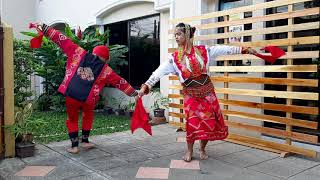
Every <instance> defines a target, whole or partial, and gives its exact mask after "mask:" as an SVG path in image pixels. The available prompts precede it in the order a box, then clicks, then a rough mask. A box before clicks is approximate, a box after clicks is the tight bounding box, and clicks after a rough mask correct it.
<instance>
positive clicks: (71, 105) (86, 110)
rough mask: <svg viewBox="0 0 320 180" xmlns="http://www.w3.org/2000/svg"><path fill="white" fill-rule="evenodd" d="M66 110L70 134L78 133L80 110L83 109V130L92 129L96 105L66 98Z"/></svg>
mask: <svg viewBox="0 0 320 180" xmlns="http://www.w3.org/2000/svg"><path fill="white" fill-rule="evenodd" d="M66 109H67V114H68V119H67V121H66V125H67V128H68V132H69V133H72V132H78V129H79V128H78V121H79V111H80V109H82V129H83V130H88V131H89V130H91V129H92V123H93V118H94V111H93V110H94V105H91V104H88V103H85V102H80V101H78V100H76V99H73V98H70V97H66Z"/></svg>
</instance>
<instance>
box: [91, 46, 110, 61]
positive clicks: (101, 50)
mask: <svg viewBox="0 0 320 180" xmlns="http://www.w3.org/2000/svg"><path fill="white" fill-rule="evenodd" d="M92 52H93V54H95V55H97V56H100V57H102V58H104V59H106V60H108V59H109V48H108V47H107V46H104V45H101V46H96V47H94V48H93V51H92Z"/></svg>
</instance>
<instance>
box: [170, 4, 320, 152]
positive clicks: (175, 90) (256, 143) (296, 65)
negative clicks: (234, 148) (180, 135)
mask: <svg viewBox="0 0 320 180" xmlns="http://www.w3.org/2000/svg"><path fill="white" fill-rule="evenodd" d="M310 3H312V2H311V1H310V0H276V1H271V2H266V3H261V4H256V5H251V6H245V7H240V8H235V9H230V10H225V11H218V12H212V13H207V14H202V15H201V16H194V17H187V18H181V19H173V20H171V25H172V29H170V30H169V34H170V35H169V47H170V48H169V49H168V51H169V52H173V51H174V50H175V47H176V45H175V42H174V38H173V27H174V25H175V24H177V23H178V22H186V23H190V24H192V25H194V26H196V27H197V30H198V31H200V32H201V31H202V32H203V31H206V30H209V31H210V30H211V31H214V30H216V29H217V28H218V29H220V32H221V29H223V31H222V32H221V33H212V34H210V33H209V34H208V33H207V34H205V35H200V34H203V33H198V35H196V36H195V38H194V41H195V44H197V43H198V44H208V45H210V43H212V42H217V41H218V42H221V40H222V41H223V42H224V44H228V45H237V46H250V47H254V48H257V49H258V48H261V47H263V46H266V45H276V46H280V47H282V48H283V49H285V50H286V52H287V53H286V55H285V56H283V57H281V60H278V62H277V64H276V65H270V64H264V62H263V61H262V60H261V59H259V58H257V57H255V56H253V55H224V56H219V57H218V58H217V59H216V61H217V62H218V63H219V61H220V62H221V63H219V64H220V66H210V68H209V70H210V72H211V73H212V74H214V75H212V76H211V80H212V81H213V83H214V85H215V89H216V93H217V94H218V97H219V102H220V104H222V105H223V108H222V111H223V113H224V115H225V118H226V123H227V125H228V126H229V128H230V129H231V131H230V135H229V137H228V138H227V141H230V142H235V143H239V144H243V145H247V146H250V147H255V148H261V149H264V150H269V151H273V152H278V153H282V155H285V154H287V153H297V154H302V155H306V156H309V157H315V156H316V155H317V152H316V151H315V150H312V149H307V148H304V147H302V146H299V145H296V144H295V142H297V141H298V142H302V143H311V144H316V145H319V143H318V136H319V107H318V105H319V103H318V102H319V80H318V79H319V74H318V72H319V67H318V65H317V63H318V64H319V43H320V37H319V25H320V23H319V7H310V6H308V5H310ZM277 7H282V8H283V7H285V8H286V9H287V10H286V11H285V12H283V11H282V12H280V13H274V14H272V13H269V14H268V13H266V12H270V11H272V9H276V8H277ZM299 7H300V8H299ZM301 7H303V8H301ZM258 11H259V12H262V13H260V14H261V15H260V16H259V15H258V16H252V17H247V18H243V19H235V20H228V19H229V18H228V17H229V16H230V15H234V14H238V13H245V12H246V13H247V12H252V14H255V13H254V12H258ZM257 14H259V13H257ZM264 14H267V15H264ZM315 16H318V17H317V18H316V20H315V21H313V22H310V20H308V19H312V17H315ZM299 18H300V20H301V19H302V20H305V21H303V22H299V23H296V21H297V22H298V21H299ZM208 19H210V20H216V21H217V22H214V23H204V22H207V20H208ZM218 19H220V20H218ZM221 19H224V20H221ZM276 21H282V22H283V21H285V24H284V25H282V26H270V25H268V24H270V22H276ZM244 24H260V25H261V24H262V25H261V26H260V28H251V29H248V30H244V31H241V32H229V27H230V26H235V25H244ZM271 24H272V23H271ZM268 26H269V27H268ZM257 27H259V26H257ZM312 31H313V32H312ZM301 32H302V34H303V32H307V33H304V35H299V33H300V34H301ZM310 32H311V33H310ZM281 33H282V34H285V36H284V38H283V37H282V38H278V39H272V38H267V37H270V36H271V37H272V34H281ZM244 36H248V37H251V39H253V40H251V41H247V42H233V43H230V42H229V38H231V37H244ZM256 37H257V38H256ZM259 37H260V39H259ZM261 37H262V38H261ZM255 39H258V40H255ZM310 47H311V48H310ZM234 60H242V61H249V62H250V61H251V62H254V64H255V65H252V66H251V65H243V64H242V65H237V66H231V65H230V63H229V62H231V61H234ZM258 61H260V64H257V63H259V62H258ZM268 73H269V75H270V74H271V76H268V77H266V76H265V75H266V74H268ZM277 73H278V74H281V75H282V76H280V77H277V76H275V75H276V74H277ZM307 76H308V77H307ZM301 77H302V78H301ZM169 79H170V84H171V85H170V89H171V90H170V93H169V98H170V99H171V103H170V112H169V116H170V118H169V119H170V120H169V123H170V124H172V125H174V126H177V127H182V128H184V127H185V119H184V118H185V115H184V114H183V96H182V95H181V94H180V90H181V89H182V87H181V85H180V84H179V82H178V77H177V76H170V77H169ZM219 83H220V84H219ZM238 84H239V86H238ZM243 84H246V85H247V86H248V87H244V86H243ZM250 85H251V86H252V85H260V86H252V87H253V88H252V87H250ZM279 85H280V86H281V87H282V89H281V88H280V90H279V89H271V90H270V89H268V88H266V87H267V86H279ZM240 87H241V88H240ZM243 87H244V88H243ZM257 87H258V88H257ZM259 87H260V88H259ZM252 97H255V99H259V101H252V100H251V98H252ZM268 98H269V101H268V102H266V100H267V99H268ZM239 99H240V100H239ZM270 99H271V102H270ZM278 100H280V101H281V100H282V101H284V103H281V104H279V103H276V102H277V101H278ZM234 109H236V110H234ZM267 111H269V112H275V113H271V114H270V113H266V112H267ZM281 112H282V115H281ZM279 114H280V115H279ZM297 114H298V115H297ZM297 117H298V118H297ZM241 119H242V120H241ZM243 119H245V120H243ZM257 122H258V123H257ZM268 123H269V124H270V123H271V124H273V126H269V127H267V126H266V124H268ZM276 125H279V126H280V127H281V125H282V128H275V126H276ZM237 130H239V131H237ZM240 130H243V131H245V132H249V131H250V132H254V133H252V134H253V135H250V133H241V131H240ZM308 131H310V132H312V133H308ZM244 134H245V135H244ZM248 134H249V135H248ZM266 135H267V136H268V137H270V136H272V137H277V138H280V139H282V140H283V142H275V141H271V140H266V138H265V137H266Z"/></svg>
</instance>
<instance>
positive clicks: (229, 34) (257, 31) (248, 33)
mask: <svg viewBox="0 0 320 180" xmlns="http://www.w3.org/2000/svg"><path fill="white" fill-rule="evenodd" d="M319 26H320V22H311V23H302V24H294V25H288V26H276V27H271V28H260V29H252V30H246V31H241V32H226V33H216V34H208V35H200V36H195V37H194V40H199V41H207V40H213V39H223V38H230V37H240V36H254V35H262V34H272V33H283V32H288V31H290V32H293V31H303V30H311V29H318V28H319ZM168 40H169V41H175V39H172V38H169V39H168Z"/></svg>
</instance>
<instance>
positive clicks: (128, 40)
mask: <svg viewBox="0 0 320 180" xmlns="http://www.w3.org/2000/svg"><path fill="white" fill-rule="evenodd" d="M106 28H107V29H109V30H110V38H109V44H122V45H127V46H128V48H129V52H128V54H127V55H126V59H127V61H128V66H126V67H123V68H122V69H121V70H120V71H121V72H120V75H121V76H122V77H123V78H125V79H126V80H127V81H128V82H129V83H130V84H131V85H132V86H134V87H136V88H139V87H140V86H141V84H142V83H144V82H145V81H146V80H147V79H148V78H149V76H150V75H151V74H152V72H153V71H154V70H155V69H156V68H157V67H158V66H159V64H160V16H159V15H152V16H146V17H141V18H137V19H132V20H127V21H122V22H117V23H113V24H108V25H106ZM157 86H159V84H158V85H157Z"/></svg>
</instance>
